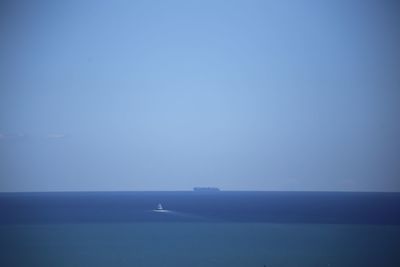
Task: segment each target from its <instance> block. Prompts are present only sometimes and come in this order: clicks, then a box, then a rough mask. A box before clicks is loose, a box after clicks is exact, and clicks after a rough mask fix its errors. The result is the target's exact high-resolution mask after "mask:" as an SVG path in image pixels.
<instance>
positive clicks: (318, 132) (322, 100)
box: [0, 0, 400, 192]
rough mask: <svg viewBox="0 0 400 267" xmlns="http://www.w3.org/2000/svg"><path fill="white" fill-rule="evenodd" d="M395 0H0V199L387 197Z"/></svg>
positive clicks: (396, 168) (394, 160) (399, 153)
mask: <svg viewBox="0 0 400 267" xmlns="http://www.w3.org/2000/svg"><path fill="white" fill-rule="evenodd" d="M399 14H400V5H399V4H397V3H396V2H395V1H389V0H387V1H378V0H367V1H361V0H352V1H344V0H339V1H329V2H321V1H306V0H303V1H281V0H280V1H278V0H271V1H256V0H254V1H240V0H239V1H232V2H229V4H227V2H226V1H209V0H206V1H189V2H188V1H157V0H155V1H123V0H120V1H95V2H92V1H77V0H75V1H65V2H64V1H62V2H61V1H48V0H38V1H7V0H6V1H2V2H1V3H0V34H1V36H2V37H3V38H2V42H1V43H0V58H1V60H0V73H1V74H0V192H23V191H40V192H43V191H121V190H122V191H138V190H139V191H149V190H150V191H153V190H156V191H174V190H192V188H193V187H195V186H213V187H219V188H221V189H222V190H256V191H368V192H400V123H399V117H400V116H399V115H400V53H399V47H400V28H399V25H400V16H399Z"/></svg>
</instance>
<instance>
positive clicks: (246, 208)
mask: <svg viewBox="0 0 400 267" xmlns="http://www.w3.org/2000/svg"><path fill="white" fill-rule="evenodd" d="M158 203H161V204H162V205H163V207H164V209H166V210H167V211H165V212H154V211H153V209H155V208H156V207H157V204H158ZM399 211H400V194H396V193H328V192H326V193H311V192H215V193H204V192H203V193H200V192H113V193H100V192H97V193H15V194H4V193H3V194H0V212H1V217H0V266H38V267H39V266H40V267H47V266H150V267H152V266H171V267H172V266H175V267H180V266H230V267H236V266H246V267H250V266H260V267H263V266H268V267H273V266H281V267H284V266H305V267H306V266H331V267H333V266H393V267H394V266H396V267H398V266H400V253H399V249H400V215H399Z"/></svg>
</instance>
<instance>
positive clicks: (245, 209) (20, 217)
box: [0, 191, 400, 225]
mask: <svg viewBox="0 0 400 267" xmlns="http://www.w3.org/2000/svg"><path fill="white" fill-rule="evenodd" d="M158 203H162V205H163V206H164V208H165V209H167V210H170V211H171V212H169V213H155V212H151V210H152V209H154V208H155V207H156V206H157V204H158ZM399 211H400V193H361V192H357V193H356V192H233V191H225V192H224V191H222V192H190V191H187V192H185V191H178V192H56V193H55V192H54V193H1V194H0V213H1V216H0V223H1V224H20V223H22V224H31V223H34V224H37V223H82V222H88V223H91V222H111V223H112V222H168V221H171V222H273V223H335V224H336V223H340V224H391V225H400V212H399Z"/></svg>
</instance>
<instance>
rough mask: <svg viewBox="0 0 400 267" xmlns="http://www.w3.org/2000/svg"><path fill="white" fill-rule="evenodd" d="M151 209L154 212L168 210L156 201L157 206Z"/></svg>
mask: <svg viewBox="0 0 400 267" xmlns="http://www.w3.org/2000/svg"><path fill="white" fill-rule="evenodd" d="M153 211H155V212H167V211H168V210H165V209H164V208H163V206H162V205H161V203H158V205H157V208H156V209H154V210H153Z"/></svg>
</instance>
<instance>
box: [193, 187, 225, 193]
mask: <svg viewBox="0 0 400 267" xmlns="http://www.w3.org/2000/svg"><path fill="white" fill-rule="evenodd" d="M193 191H201V192H203V191H204V192H218V191H221V190H220V189H219V188H218V187H194V188H193Z"/></svg>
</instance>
